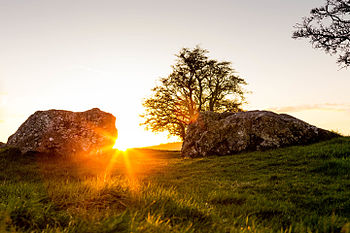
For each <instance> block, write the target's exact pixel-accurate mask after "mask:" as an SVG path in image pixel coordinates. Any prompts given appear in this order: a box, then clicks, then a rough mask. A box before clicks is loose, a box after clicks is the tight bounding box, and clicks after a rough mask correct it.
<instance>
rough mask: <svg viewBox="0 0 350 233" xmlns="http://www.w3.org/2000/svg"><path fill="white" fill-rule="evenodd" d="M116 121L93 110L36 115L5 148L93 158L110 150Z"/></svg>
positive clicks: (50, 111) (108, 114) (18, 131)
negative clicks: (91, 155)
mask: <svg viewBox="0 0 350 233" xmlns="http://www.w3.org/2000/svg"><path fill="white" fill-rule="evenodd" d="M115 120H116V119H115V117H114V116H113V115H112V114H110V113H106V112H103V111H101V110H100V109H98V108H93V109H91V110H88V111H86V112H70V111H63V110H48V111H37V112H35V113H34V114H33V115H31V116H30V117H29V118H28V119H27V120H26V121H25V122H24V123H23V124H22V125H21V126H20V127H19V129H18V130H17V132H16V133H15V134H13V135H12V136H10V137H9V139H8V142H7V145H8V146H13V147H17V148H19V149H20V150H21V152H22V153H26V152H31V151H33V152H41V153H50V154H59V155H71V154H76V153H91V154H96V153H100V152H102V151H103V150H104V149H110V148H112V147H113V145H114V142H115V139H116V138H117V129H116V127H115Z"/></svg>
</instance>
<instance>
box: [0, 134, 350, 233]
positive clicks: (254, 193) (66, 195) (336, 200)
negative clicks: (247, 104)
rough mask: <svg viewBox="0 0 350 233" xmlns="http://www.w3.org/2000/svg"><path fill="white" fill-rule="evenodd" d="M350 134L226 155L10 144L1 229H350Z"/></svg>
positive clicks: (0, 189) (0, 152)
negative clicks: (99, 153)
mask: <svg viewBox="0 0 350 233" xmlns="http://www.w3.org/2000/svg"><path fill="white" fill-rule="evenodd" d="M349 178H350V138H348V137H346V138H336V139H333V140H330V141H326V142H321V143H317V144H313V145H308V146H294V147H288V148H283V149H277V150H269V151H265V152H252V153H241V154H237V155H231V156H223V157H209V158H200V159H181V158H180V157H179V152H170V151H169V152H162V151H157V150H149V149H148V150H142V149H134V150H129V151H127V152H125V153H122V152H115V153H114V154H110V155H108V156H107V155H106V156H105V157H103V158H95V159H93V158H87V157H83V156H82V157H79V158H74V159H69V158H65V159H62V158H50V157H45V156H39V155H34V154H29V155H26V156H20V155H19V154H18V151H16V150H15V149H8V148H7V149H0V232H6V231H15V230H17V231H19V232H316V231H317V232H340V231H342V232H349V229H350V199H349V196H350V179H349Z"/></svg>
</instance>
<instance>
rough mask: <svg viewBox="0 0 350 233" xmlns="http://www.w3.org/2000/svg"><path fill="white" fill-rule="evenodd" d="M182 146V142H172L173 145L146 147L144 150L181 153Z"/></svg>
mask: <svg viewBox="0 0 350 233" xmlns="http://www.w3.org/2000/svg"><path fill="white" fill-rule="evenodd" d="M181 146H182V142H171V143H164V144H159V145H155V146H148V147H144V149H152V150H171V151H180V150H181Z"/></svg>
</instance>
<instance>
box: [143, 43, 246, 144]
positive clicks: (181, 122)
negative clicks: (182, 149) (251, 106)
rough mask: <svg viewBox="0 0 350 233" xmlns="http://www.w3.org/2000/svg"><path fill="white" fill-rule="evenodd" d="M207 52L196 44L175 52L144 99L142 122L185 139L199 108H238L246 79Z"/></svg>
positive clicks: (149, 127)
mask: <svg viewBox="0 0 350 233" xmlns="http://www.w3.org/2000/svg"><path fill="white" fill-rule="evenodd" d="M207 53H208V51H207V50H205V49H202V48H200V47H198V46H197V47H195V48H194V49H188V48H183V49H182V50H181V51H180V53H179V54H178V55H176V56H177V60H176V63H175V65H173V66H172V72H171V74H170V75H169V76H168V77H166V78H161V79H160V80H159V81H160V84H159V85H158V86H156V87H155V88H153V89H152V96H151V97H149V98H147V99H145V100H144V102H143V106H144V107H145V113H144V114H143V115H141V116H142V117H143V118H144V122H143V123H142V125H145V126H146V128H147V129H150V130H152V131H154V132H160V131H168V132H169V134H170V135H174V136H178V137H180V138H181V139H184V137H185V134H186V127H187V125H188V124H189V123H190V122H193V121H195V120H196V118H197V116H198V113H199V112H200V111H215V112H237V111H241V105H242V103H243V102H244V90H243V89H242V85H246V82H245V81H244V79H242V78H239V77H238V76H237V75H236V74H235V71H234V69H233V68H232V67H231V63H230V62H226V61H225V62H218V61H217V60H213V59H209V58H208V57H207V55H206V54H207Z"/></svg>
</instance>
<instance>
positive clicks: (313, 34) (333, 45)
mask: <svg viewBox="0 0 350 233" xmlns="http://www.w3.org/2000/svg"><path fill="white" fill-rule="evenodd" d="M310 14H311V15H310V16H309V17H305V18H303V22H302V23H298V24H296V26H295V28H296V29H297V30H296V31H295V32H294V33H293V38H294V39H297V38H308V39H310V42H311V43H312V45H313V46H314V47H315V48H318V49H322V50H324V51H325V52H326V53H328V54H337V55H338V60H337V63H338V64H339V65H341V66H343V67H347V66H349V65H350V0H327V1H326V4H325V6H322V7H319V8H314V9H312V10H311V12H310Z"/></svg>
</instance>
